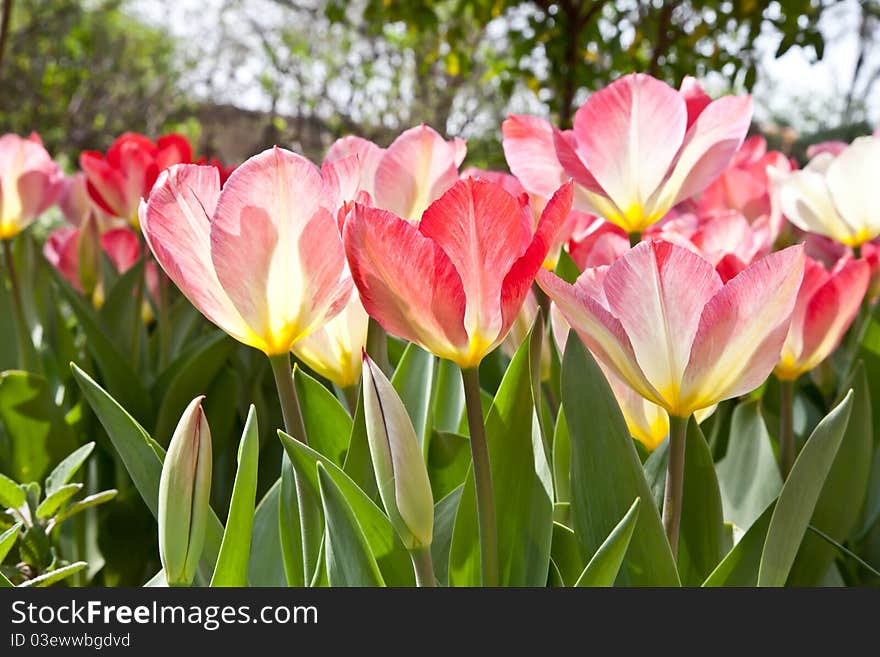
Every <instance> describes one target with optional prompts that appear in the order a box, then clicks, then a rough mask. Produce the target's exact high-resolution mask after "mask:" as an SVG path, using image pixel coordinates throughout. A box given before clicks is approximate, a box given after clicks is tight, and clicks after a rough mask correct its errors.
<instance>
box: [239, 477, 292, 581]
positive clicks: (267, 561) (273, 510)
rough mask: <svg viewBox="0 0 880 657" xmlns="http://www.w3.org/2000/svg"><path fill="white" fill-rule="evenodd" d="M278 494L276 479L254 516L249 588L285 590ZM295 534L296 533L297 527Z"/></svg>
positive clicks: (278, 486)
mask: <svg viewBox="0 0 880 657" xmlns="http://www.w3.org/2000/svg"><path fill="white" fill-rule="evenodd" d="M280 491H281V480H280V479H278V480H276V481H275V483H274V484H272V487H271V488H270V489H269V490H268V491H267V492H266V494H265V495H264V496H263V499H262V500H260V503H259V504H258V505H257V510H256V512H255V513H254V528H253V532H252V536H251V554H250V563H249V565H248V579H249V580H250V584H251V586H287V579H286V577H285V574H284V563H283V560H282V557H281V537H280V535H279V517H278V496H279V493H280ZM296 530H297V532H298V531H299V526H298V525H297V528H296Z"/></svg>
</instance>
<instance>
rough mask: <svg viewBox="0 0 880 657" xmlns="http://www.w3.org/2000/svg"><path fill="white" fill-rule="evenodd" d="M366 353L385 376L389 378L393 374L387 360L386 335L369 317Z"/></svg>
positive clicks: (377, 323) (380, 326)
mask: <svg viewBox="0 0 880 657" xmlns="http://www.w3.org/2000/svg"><path fill="white" fill-rule="evenodd" d="M367 353H368V354H369V355H370V358H372V359H373V362H374V363H376V364H377V365H378V366H379V369H380V370H382V373H383V374H384V375H385V376H387V377H390V376H391V375H392V374H393V372H392V371H391V361H390V360H388V334H387V333H386V332H385V329H384V328H382V325H381V324H380V323H379V322H377V321H376V320H375V319H373V318H372V317H370V326H369V328H368V329H367Z"/></svg>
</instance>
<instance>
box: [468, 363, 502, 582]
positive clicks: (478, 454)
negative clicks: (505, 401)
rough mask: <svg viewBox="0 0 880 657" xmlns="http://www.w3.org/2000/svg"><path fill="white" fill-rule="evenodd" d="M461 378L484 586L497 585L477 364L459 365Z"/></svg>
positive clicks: (491, 492)
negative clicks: (470, 365)
mask: <svg viewBox="0 0 880 657" xmlns="http://www.w3.org/2000/svg"><path fill="white" fill-rule="evenodd" d="M461 379H462V382H463V383H464V401H465V407H466V408H467V418H468V430H469V432H470V444H471V456H472V458H473V465H474V483H475V484H476V493H477V518H478V520H479V524H480V564H481V570H482V574H483V586H498V527H497V524H496V519H495V492H494V490H493V488H492V469H491V466H490V464H489V446H488V444H487V443H486V427H485V426H484V425H483V404H482V402H481V400H480V370H479V367H471V368H468V369H462V370H461Z"/></svg>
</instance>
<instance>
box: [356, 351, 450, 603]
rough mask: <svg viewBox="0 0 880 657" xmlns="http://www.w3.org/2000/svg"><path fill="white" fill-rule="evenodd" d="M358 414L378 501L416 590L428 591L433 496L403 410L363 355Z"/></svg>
mask: <svg viewBox="0 0 880 657" xmlns="http://www.w3.org/2000/svg"><path fill="white" fill-rule="evenodd" d="M363 359H364V384H363V387H364V412H365V419H366V427H367V440H368V442H369V446H370V456H371V457H372V460H373V472H374V473H375V475H376V484H377V485H378V487H379V496H380V497H381V498H382V504H383V505H384V506H385V510H386V511H387V512H388V518H389V520H390V521H391V525H392V526H393V527H394V529H395V531H397V534H398V535H399V536H400V539H401V541H403V544H404V545H405V546H406V548H407V549H408V550H409V551H410V554H411V555H412V559H413V565H414V567H415V570H416V579H417V581H418V584H419V586H433V585H434V572H433V566H432V565H431V551H430V548H431V540H432V535H433V529H434V496H433V494H432V493H431V482H430V480H429V479H428V469H427V467H426V466H425V461H424V457H423V456H422V448H421V446H420V445H419V440H418V438H417V437H416V432H415V429H414V428H413V425H412V421H411V420H410V417H409V415H408V414H407V411H406V407H405V406H404V405H403V402H402V401H401V400H400V397H399V396H398V395H397V392H396V391H395V390H394V386H392V385H391V382H390V381H389V380H388V379H387V378H386V376H385V375H384V374H383V373H382V370H381V369H380V368H379V367H378V366H377V365H376V363H374V362H373V361H372V360H370V358H369V357H368V356H367V355H366V354H364V356H363Z"/></svg>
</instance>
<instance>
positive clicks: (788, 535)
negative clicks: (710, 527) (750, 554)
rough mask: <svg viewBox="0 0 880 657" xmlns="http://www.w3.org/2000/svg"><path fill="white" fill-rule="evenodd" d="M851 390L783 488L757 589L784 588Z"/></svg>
mask: <svg viewBox="0 0 880 657" xmlns="http://www.w3.org/2000/svg"><path fill="white" fill-rule="evenodd" d="M852 406H853V391H852V390H850V391H849V393H847V395H846V397H845V398H844V400H843V401H842V402H840V404H838V405H837V406H836V407H835V408H834V409H832V411H831V412H830V413H829V414H828V415H827V416H826V417H825V418H824V419H823V420H822V421H821V422H820V423H819V425H818V426H817V427H816V428H815V429H814V430H813V433H812V435H811V436H810V439H809V440H808V441H807V442H806V444H804V447H803V449H802V450H801V453H800V454H799V455H798V457H797V460H796V461H795V463H794V467H792V470H791V473H789V475H788V479H787V480H786V482H785V484H784V485H783V486H782V492H781V493H779V499H778V500H777V502H776V508H775V509H774V511H773V517H772V518H771V520H770V528H769V529H768V530H767V539H766V540H765V541H764V549H763V551H762V553H761V565H760V567H759V569H758V586H784V585H785V581H786V579H787V578H788V574H789V571H790V570H791V566H792V564H793V563H794V560H795V557H796V556H797V552H798V549H799V548H800V545H801V541H802V540H803V538H804V534H805V533H806V531H807V526H808V525H809V524H810V517H811V516H812V515H813V510H814V509H815V507H816V502H817V500H818V499H819V494H820V493H821V492H822V487H823V485H824V483H825V479H826V477H827V476H828V472H829V471H830V470H831V465H832V463H833V462H834V457H835V456H836V455H837V450H838V448H839V447H840V443H841V441H842V440H843V436H844V433H845V432H846V425H847V423H848V421H849V417H850V413H851V411H852Z"/></svg>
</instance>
